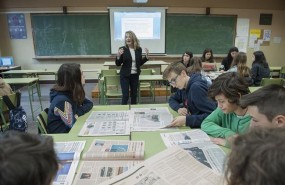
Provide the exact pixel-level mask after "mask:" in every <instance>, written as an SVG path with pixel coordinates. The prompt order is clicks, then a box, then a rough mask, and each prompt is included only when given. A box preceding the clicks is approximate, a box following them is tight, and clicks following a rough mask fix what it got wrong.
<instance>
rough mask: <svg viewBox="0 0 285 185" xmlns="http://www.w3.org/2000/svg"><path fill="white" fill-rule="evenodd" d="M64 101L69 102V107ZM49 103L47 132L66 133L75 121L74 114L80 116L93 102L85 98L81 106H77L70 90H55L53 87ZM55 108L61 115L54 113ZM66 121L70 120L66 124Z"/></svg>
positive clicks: (90, 107)
mask: <svg viewBox="0 0 285 185" xmlns="http://www.w3.org/2000/svg"><path fill="white" fill-rule="evenodd" d="M65 102H68V103H70V104H71V108H68V107H67V105H66V103H65ZM50 103H51V104H50V107H49V111H48V124H47V130H48V133H68V132H69V131H70V129H71V128H72V126H73V125H74V123H75V121H76V118H75V114H77V115H78V116H82V115H83V114H85V113H87V112H89V111H90V110H91V109H92V107H93V103H92V102H91V101H90V100H88V99H87V98H85V99H84V101H83V103H82V105H81V106H78V105H76V103H75V102H74V101H73V100H72V95H71V93H70V92H66V91H65V92H64V91H62V92H61V91H55V90H53V89H52V90H51V91H50ZM55 109H59V111H60V112H61V113H62V115H60V113H55ZM67 122H70V124H67Z"/></svg>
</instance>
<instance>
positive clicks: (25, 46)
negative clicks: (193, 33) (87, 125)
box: [0, 0, 285, 79]
mask: <svg viewBox="0 0 285 185" xmlns="http://www.w3.org/2000/svg"><path fill="white" fill-rule="evenodd" d="M149 1H150V2H154V1H153V0H149ZM155 1H157V0H155ZM254 1H255V0H254ZM265 1H266V0H264V2H265ZM12 2H14V4H17V6H16V5H15V6H13V3H12ZM15 2H18V3H15ZM22 2H23V1H21V0H14V1H13V0H12V1H8V0H4V1H2V6H1V8H0V11H2V12H3V13H1V14H0V28H1V29H0V54H1V55H2V56H5V55H11V56H14V59H15V63H16V64H17V65H21V66H22V68H23V69H55V70H56V69H58V67H59V65H60V64H62V63H64V62H67V61H70V62H79V63H81V65H82V68H83V69H92V68H102V67H103V63H104V61H106V60H113V58H112V57H107V58H105V57H95V58H81V59H80V58H77V59H52V60H49V59H46V60H36V59H33V58H34V57H35V54H34V46H33V38H32V30H31V20H30V12H42V11H48V12H49V11H52V12H55V11H61V7H59V6H62V5H64V4H60V5H58V3H59V2H65V1H58V0H52V1H51V4H49V3H48V4H47V5H45V6H44V5H39V4H36V3H31V4H28V5H27V4H26V3H22ZM25 2H27V1H25ZM29 2H36V1H35V0H34V1H29ZM55 2H56V3H55ZM69 2H70V3H72V4H71V5H72V7H71V6H70V7H68V10H69V11H93V12H94V11H107V7H108V6H111V5H110V4H108V6H105V7H98V6H94V7H88V6H86V5H89V4H88V2H89V3H90V1H87V0H85V4H82V3H77V2H81V1H71V0H70V1H69ZM100 2H101V1H100ZM107 2H109V3H110V0H109V1H107ZM114 2H118V1H114ZM121 2H122V3H123V4H122V5H118V3H117V4H115V3H113V4H112V6H133V5H134V4H133V3H132V0H128V1H127V0H124V1H121ZM161 2H165V3H166V2H168V5H167V4H162V5H164V6H165V7H168V13H198V14H204V13H205V8H204V7H202V6H201V5H200V4H198V3H197V1H192V2H193V3H194V4H195V3H196V7H197V8H189V7H190V5H188V7H187V6H186V5H185V4H186V3H188V2H189V1H186V0H184V1H182V0H180V1H177V3H178V4H177V3H176V1H175V4H176V5H177V7H173V1H172V3H169V2H171V1H166V0H162V1H161ZM208 2H210V1H209V0H208ZM211 2H213V1H212V0H211ZM215 2H217V3H215V6H216V8H211V14H232V15H233V14H234V15H238V18H248V19H250V29H255V28H256V29H270V30H271V31H272V35H271V37H272V38H273V37H281V38H282V41H281V43H280V44H274V43H272V42H271V43H270V46H261V47H260V50H262V51H264V53H265V55H266V58H267V60H268V62H269V63H270V65H271V66H282V65H285V62H284V61H283V55H282V52H284V51H285V42H284V39H285V31H284V30H285V21H284V20H285V10H284V7H283V6H281V5H279V6H277V5H276V3H272V1H271V3H269V4H268V3H267V5H268V6H267V7H271V8H272V9H267V10H266V9H262V10H261V9H256V8H257V7H258V6H256V7H254V6H253V5H252V4H250V3H249V7H252V9H244V6H245V3H244V2H245V1H241V2H240V6H239V7H240V9H235V8H234V9H233V8H228V7H229V6H233V5H235V6H238V5H236V4H237V3H238V2H236V1H231V4H229V2H230V1H227V4H225V1H222V0H220V1H215ZM219 2H223V3H220V5H219ZM250 2H251V1H250ZM276 2H282V1H279V0H276ZM179 3H180V5H179ZM76 4H78V6H80V7H76ZM79 4H80V5H79ZM170 4H171V5H170ZM259 4H264V3H262V2H261V1H259ZM271 4H274V6H273V5H271ZM48 5H49V6H48ZM65 5H66V4H65ZM83 5H85V6H86V7H83ZM198 5H200V6H198ZM41 6H42V7H45V8H42V7H41ZM56 6H57V7H56ZM148 6H151V4H149V5H148ZM153 6H155V5H153ZM179 6H180V7H179ZM203 6H206V5H203ZM263 6H264V5H263ZM210 7H214V5H213V4H212V6H210ZM219 7H226V8H219ZM280 7H283V8H280ZM7 12H24V13H25V21H26V27H27V34H28V35H27V36H28V38H27V39H18V40H17V39H15V40H11V39H10V38H9V33H8V27H7V21H6V13H7ZM260 13H272V14H273V20H272V25H270V26H265V25H259V15H260ZM181 52H183V51H181ZM252 53H253V49H248V50H247V54H248V61H249V65H251V55H252ZM178 58H180V56H163V57H160V56H153V57H152V59H154V60H165V61H167V62H171V61H176V60H178ZM86 75H87V78H96V77H97V74H92V73H88V74H86ZM42 78H43V79H50V78H52V77H51V76H46V77H42Z"/></svg>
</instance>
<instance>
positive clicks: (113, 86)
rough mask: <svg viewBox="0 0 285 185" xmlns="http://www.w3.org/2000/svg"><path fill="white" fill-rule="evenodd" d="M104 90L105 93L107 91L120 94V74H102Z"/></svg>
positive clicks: (107, 92) (106, 93)
mask: <svg viewBox="0 0 285 185" xmlns="http://www.w3.org/2000/svg"><path fill="white" fill-rule="evenodd" d="M104 91H105V95H108V94H109V93H111V94H114V96H116V94H119V95H120V94H121V83H120V76H119V75H112V76H104Z"/></svg>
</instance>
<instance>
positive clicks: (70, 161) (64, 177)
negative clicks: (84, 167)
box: [53, 141, 85, 185]
mask: <svg viewBox="0 0 285 185" xmlns="http://www.w3.org/2000/svg"><path fill="white" fill-rule="evenodd" d="M84 146H85V141H69V142H55V143H54V148H55V151H56V154H57V158H58V159H59V170H58V172H57V174H56V176H55V178H54V181H53V185H71V183H72V181H73V178H74V176H75V171H76V169H77V166H78V163H79V160H80V154H81V152H82V150H83V148H84Z"/></svg>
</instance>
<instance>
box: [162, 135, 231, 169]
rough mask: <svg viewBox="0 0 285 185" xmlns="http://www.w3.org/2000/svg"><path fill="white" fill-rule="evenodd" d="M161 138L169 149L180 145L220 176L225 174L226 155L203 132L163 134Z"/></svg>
mask: <svg viewBox="0 0 285 185" xmlns="http://www.w3.org/2000/svg"><path fill="white" fill-rule="evenodd" d="M161 137H162V140H163V141H164V144H165V145H166V146H167V147H170V146H173V145H179V146H180V147H182V148H184V150H186V151H188V152H189V154H191V155H192V156H193V157H194V158H195V159H197V160H198V161H199V162H201V163H202V164H204V165H206V166H207V167H209V168H211V169H213V170H214V171H215V172H217V173H219V174H221V173H223V171H224V163H225V160H226V154H225V152H224V151H223V150H222V149H221V148H220V147H219V146H218V145H216V144H213V143H212V142H211V140H210V137H209V136H208V135H207V134H206V133H205V132H203V131H202V130H198V129H197V130H191V131H186V132H173V133H161Z"/></svg>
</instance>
